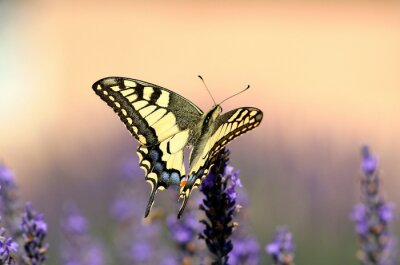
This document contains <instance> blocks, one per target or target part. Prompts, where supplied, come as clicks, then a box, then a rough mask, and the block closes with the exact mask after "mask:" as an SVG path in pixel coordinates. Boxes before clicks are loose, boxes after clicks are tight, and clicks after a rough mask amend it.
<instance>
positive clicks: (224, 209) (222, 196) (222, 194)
mask: <svg viewBox="0 0 400 265" xmlns="http://www.w3.org/2000/svg"><path fill="white" fill-rule="evenodd" d="M228 160H229V151H228V150H226V149H223V150H221V151H220V153H219V154H218V155H217V158H216V162H215V165H214V167H212V168H211V170H210V173H209V174H208V176H207V177H206V178H205V179H204V181H203V183H202V185H201V187H200V191H201V192H202V193H203V194H204V196H205V198H204V199H203V202H202V204H201V205H200V209H201V210H202V211H204V212H205V214H206V217H207V220H201V222H202V223H203V224H205V226H206V227H205V229H204V231H203V232H202V233H201V234H200V238H202V239H204V240H205V242H206V245H207V248H208V250H209V251H210V252H211V253H212V254H213V263H212V264H213V265H217V264H218V265H225V264H228V259H229V252H230V251H231V250H232V248H233V245H232V241H231V238H230V237H231V235H232V231H233V228H234V226H235V223H234V222H233V217H234V215H235V212H236V192H235V187H236V186H237V185H240V181H239V179H238V178H237V174H236V175H235V174H232V173H229V174H228V175H225V173H226V172H225V169H226V167H227V163H228ZM228 171H229V170H228Z"/></svg>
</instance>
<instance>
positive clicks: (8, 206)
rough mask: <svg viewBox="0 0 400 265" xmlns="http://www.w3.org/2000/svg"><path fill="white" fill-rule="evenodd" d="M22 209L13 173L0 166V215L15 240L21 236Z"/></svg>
mask: <svg viewBox="0 0 400 265" xmlns="http://www.w3.org/2000/svg"><path fill="white" fill-rule="evenodd" d="M22 208H23V207H22V204H21V201H20V199H19V197H18V188H17V185H16V184H15V177H14V173H13V172H12V171H11V170H10V169H8V168H7V167H6V166H4V165H1V164H0V215H1V216H2V223H3V225H4V227H6V228H7V230H8V231H9V233H10V234H11V235H12V236H13V237H14V238H16V239H18V238H19V237H20V235H21V227H20V220H21V216H22Z"/></svg>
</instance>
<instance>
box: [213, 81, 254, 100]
mask: <svg viewBox="0 0 400 265" xmlns="http://www.w3.org/2000/svg"><path fill="white" fill-rule="evenodd" d="M249 88H250V85H247V87H246V88H245V89H243V90H241V91H239V92H237V93H236V94H234V95H232V96H230V97H228V98H226V99H224V100H222V102H221V103H219V104H218V105H221V104H222V103H224V102H225V101H227V100H228V99H230V98H233V97H234V96H237V95H239V94H241V93H243V92H244V91H246V90H247V89H249Z"/></svg>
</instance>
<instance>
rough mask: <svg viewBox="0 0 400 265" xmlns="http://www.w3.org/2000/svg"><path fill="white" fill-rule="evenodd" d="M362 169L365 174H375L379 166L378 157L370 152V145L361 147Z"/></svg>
mask: <svg viewBox="0 0 400 265" xmlns="http://www.w3.org/2000/svg"><path fill="white" fill-rule="evenodd" d="M361 156H362V161H361V169H362V171H363V172H364V173H365V174H373V173H374V172H375V170H376V167H377V164H378V162H377V160H376V158H375V157H374V156H373V155H372V154H371V153H370V151H369V148H368V146H363V147H362V148H361Z"/></svg>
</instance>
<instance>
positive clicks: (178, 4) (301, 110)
mask: <svg viewBox="0 0 400 265" xmlns="http://www.w3.org/2000/svg"><path fill="white" fill-rule="evenodd" d="M0 10H1V11H0V12H1V15H2V16H1V18H0V38H1V39H0V58H1V59H0V80H1V86H0V122H1V123H0V124H1V128H0V129H1V137H0V159H1V160H2V161H4V162H5V163H6V164H7V165H8V166H10V167H11V168H12V169H13V170H14V172H15V173H16V174H17V178H18V183H19V186H20V188H21V193H22V194H23V197H24V198H25V199H29V200H33V201H34V202H36V203H37V205H38V207H37V208H39V209H41V210H43V211H45V212H46V211H47V212H46V215H48V216H49V218H50V220H51V221H50V222H51V223H52V224H54V225H57V221H56V220H57V219H56V217H57V216H58V214H59V209H58V208H59V207H58V206H59V205H60V204H61V203H62V201H63V200H65V199H67V198H69V197H71V196H75V195H76V196H77V198H78V200H79V199H80V200H81V201H82V204H83V205H85V200H87V199H88V197H87V196H88V194H90V193H91V192H98V194H99V195H98V196H99V200H103V199H104V200H106V199H107V198H109V196H108V197H107V195H105V197H104V196H103V195H102V194H103V190H102V189H107V186H106V185H103V186H102V185H101V184H98V183H97V180H96V179H97V178H99V179H105V178H107V176H106V173H107V174H111V173H110V172H112V170H114V169H115V168H117V166H116V164H117V163H116V161H115V160H116V159H117V158H116V157H118V159H120V158H121V157H123V156H125V157H128V158H129V157H130V156H132V157H135V156H136V155H135V154H134V151H135V148H136V144H135V143H134V141H133V140H132V139H131V137H130V136H129V134H128V132H127V131H126V129H125V128H124V126H123V125H122V124H121V123H120V121H119V119H118V118H117V117H116V115H115V114H114V113H112V111H111V110H110V109H108V107H106V105H105V104H104V103H103V102H101V101H100V99H99V98H98V97H97V96H95V94H94V93H93V91H92V90H91V85H92V83H93V82H94V81H96V80H98V79H100V78H102V77H105V76H109V75H120V76H127V77H133V78H138V79H143V80H145V81H148V82H151V83H155V84H159V85H161V86H165V87H167V88H170V89H172V90H174V91H176V92H178V93H180V94H182V95H184V96H185V97H187V98H188V99H190V100H192V101H193V102H195V103H196V104H198V105H199V106H200V107H201V108H203V109H207V108H210V107H211V106H212V101H211V99H210V97H209V96H208V94H207V92H206V91H205V89H204V87H203V85H202V83H201V82H200V80H199V79H198V78H197V77H196V76H197V75H198V74H202V75H203V77H204V79H205V80H206V82H207V84H208V86H209V87H210V89H211V90H212V92H213V95H214V97H215V98H216V99H217V100H218V101H220V100H222V99H223V98H225V97H227V96H229V95H232V94H233V93H235V92H236V91H238V90H240V89H242V88H244V87H245V86H246V85H247V84H250V85H251V89H250V90H249V91H247V92H246V93H244V94H242V95H240V96H237V97H235V98H234V99H231V100H230V101H228V102H227V103H225V104H224V105H223V108H224V110H229V109H231V108H235V107H238V106H244V105H249V106H257V107H259V108H261V109H262V110H263V111H264V121H263V123H262V125H261V126H260V128H258V129H257V130H255V131H253V132H251V133H250V134H246V135H245V136H243V137H242V139H240V140H237V141H235V142H234V143H233V144H231V150H232V163H233V165H234V166H236V167H237V168H240V169H241V172H242V177H243V179H242V180H243V183H244V184H245V187H246V189H247V190H248V192H249V194H250V199H251V201H252V206H251V223H252V224H253V228H254V229H253V230H254V231H256V232H257V236H258V239H259V240H260V242H261V243H263V244H264V243H265V242H267V241H268V240H269V239H270V237H271V235H272V233H273V231H274V227H275V226H276V225H278V224H287V225H289V227H290V228H291V229H292V230H293V232H294V233H295V238H296V242H297V244H298V250H299V253H298V260H299V262H298V263H299V264H300V263H308V264H321V263H323V264H326V265H329V264H344V263H346V262H352V263H353V264H355V260H354V251H355V248H356V244H355V239H354V236H353V235H352V233H353V226H352V224H351V223H350V222H349V221H348V213H349V211H350V210H351V207H352V204H353V203H354V202H356V201H357V199H358V197H359V195H358V191H359V190H358V182H357V178H358V177H359V176H360V173H359V147H360V146H361V145H362V144H364V143H367V144H369V145H371V147H372V150H373V151H374V152H375V153H377V154H378V156H379V160H380V161H381V166H382V170H381V173H382V176H383V177H384V188H385V194H386V195H387V197H388V198H389V199H390V200H392V201H394V202H395V203H397V205H399V204H400V193H398V190H399V189H400V181H399V173H398V172H400V163H399V154H400V141H399V135H400V126H399V124H400V115H399V113H400V104H399V101H400V48H399V47H400V15H399V14H400V4H398V3H396V2H394V1H393V2H389V1H388V2H384V1H376V2H373V1H355V2H352V3H346V2H342V1H338V2H335V1H331V2H330V3H322V2H317V1H305V2H300V1H298V2H290V1H285V2H283V3H278V1H276V2H275V1H270V2H262V1H253V2H250V3H249V2H245V1H233V2H231V3H229V2H227V1H219V2H217V3H216V2H212V1H205V2H202V3H196V2H194V1H193V2H184V1H172V2H171V1H169V2H168V4H167V3H166V2H161V1H158V2H157V1H154V2H152V3H147V4H145V3H141V2H139V1H137V2H136V1H114V2H111V1H110V2H106V1H84V2H81V1H69V2H63V3H61V2H56V1H25V2H24V1H3V2H1V3H0ZM134 159H136V158H132V160H133V161H135V160H134ZM107 170H108V171H107ZM99 176H103V178H102V177H99ZM96 183H97V184H96ZM147 185H148V184H146V183H145V182H143V187H146V188H147V187H148V186H147ZM77 187H78V188H77ZM73 191H75V192H76V193H79V194H73V193H72V195H71V192H73ZM85 191H87V193H86V192H85ZM104 194H108V193H107V192H104ZM85 196H86V197H85ZM100 197H101V199H100ZM103 197H104V198H103ZM49 198H50V200H49ZM49 201H50V202H49ZM173 203H175V202H173ZM173 203H171V204H173ZM40 205H47V206H48V207H49V208H47V206H46V208H45V207H44V206H40ZM88 207H89V206H88ZM101 207H102V206H97V208H96V207H95V210H93V209H92V210H91V211H92V212H91V214H93V216H96V215H101V214H104V212H105V211H107V209H104V208H101ZM52 209H54V210H52ZM89 211H90V210H89ZM94 222H99V223H98V226H99V227H100V226H101V225H102V223H101V221H94ZM397 228H398V227H397ZM54 240H56V239H54ZM316 252H317V253H316ZM329 262H332V263H329Z"/></svg>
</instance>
